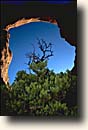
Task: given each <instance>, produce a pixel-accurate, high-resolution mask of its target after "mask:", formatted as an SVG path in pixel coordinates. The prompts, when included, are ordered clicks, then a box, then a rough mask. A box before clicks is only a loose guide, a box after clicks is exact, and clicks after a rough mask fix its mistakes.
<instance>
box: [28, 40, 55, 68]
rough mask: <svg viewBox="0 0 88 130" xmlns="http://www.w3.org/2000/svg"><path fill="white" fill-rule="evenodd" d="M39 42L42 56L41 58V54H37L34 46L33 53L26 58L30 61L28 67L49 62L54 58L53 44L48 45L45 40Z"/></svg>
mask: <svg viewBox="0 0 88 130" xmlns="http://www.w3.org/2000/svg"><path fill="white" fill-rule="evenodd" d="M37 40H38V46H39V49H40V50H41V52H42V55H41V56H40V54H39V53H36V51H35V47H34V45H32V46H33V52H30V53H27V54H26V57H27V58H28V59H29V62H28V65H30V64H31V63H32V62H35V63H38V62H40V61H45V60H48V59H49V58H50V57H51V56H53V51H52V43H47V42H46V41H45V40H43V39H41V40H39V39H37Z"/></svg>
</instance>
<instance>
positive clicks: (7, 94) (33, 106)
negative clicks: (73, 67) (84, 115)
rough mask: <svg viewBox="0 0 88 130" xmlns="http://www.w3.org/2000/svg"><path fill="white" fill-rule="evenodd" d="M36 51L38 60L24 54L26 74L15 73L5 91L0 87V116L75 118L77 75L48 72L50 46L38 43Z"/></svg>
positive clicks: (22, 72) (31, 55)
mask: <svg viewBox="0 0 88 130" xmlns="http://www.w3.org/2000/svg"><path fill="white" fill-rule="evenodd" d="M43 42H44V41H43ZM39 48H40V49H41V50H42V52H43V55H42V56H41V57H39V55H36V54H35V52H33V53H30V54H27V57H28V58H29V59H30V60H29V61H30V62H29V63H28V66H29V70H30V73H29V74H28V73H26V71H24V70H22V71H19V72H18V73H17V74H16V78H15V81H14V82H13V84H12V85H10V88H9V89H7V87H6V85H4V84H1V85H0V91H1V115H26V116H58V117H77V116H78V105H77V76H76V75H72V74H71V71H69V70H67V71H66V72H65V73H63V72H61V73H57V74H56V73H54V72H53V70H49V69H48V68H47V62H48V58H49V57H51V56H53V52H52V50H51V44H46V43H43V44H41V43H39ZM47 51H48V53H47Z"/></svg>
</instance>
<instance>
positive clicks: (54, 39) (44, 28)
mask: <svg viewBox="0 0 88 130" xmlns="http://www.w3.org/2000/svg"><path fill="white" fill-rule="evenodd" d="M22 25H23V26H22ZM22 25H21V26H20V27H19V26H17V27H18V28H14V29H11V26H9V27H10V29H9V32H10V34H11V37H13V42H12V48H11V46H10V48H11V51H12V52H13V58H12V62H11V65H10V67H9V79H10V84H11V83H12V82H13V81H14V79H15V76H16V72H17V71H19V70H25V71H26V72H27V73H28V70H27V66H26V64H25V63H27V59H26V57H25V54H26V52H29V51H30V50H32V49H33V46H32V44H33V43H34V46H35V48H36V52H37V53H38V52H39V50H38V46H37V40H36V38H39V39H42V38H43V39H44V40H45V41H46V42H51V43H52V44H54V45H53V48H52V49H53V52H54V56H53V57H51V58H50V60H49V61H48V68H49V69H50V70H54V72H55V73H59V72H65V71H66V70H67V69H69V70H71V69H72V68H73V66H74V59H75V47H73V46H71V45H70V44H69V43H68V42H66V41H65V39H63V38H61V36H60V28H58V26H57V24H56V23H55V24H52V22H46V21H35V22H31V23H26V24H22ZM28 28H29V29H28ZM17 30H18V33H17ZM20 31H21V32H20ZM14 32H15V33H14ZM22 32H25V34H26V36H25V34H22ZM20 33H21V34H20ZM28 33H29V34H28ZM50 33H51V34H50ZM27 34H28V35H27ZM12 35H13V36H12ZM33 35H34V36H33ZM14 36H15V37H14ZM16 37H18V41H16ZM28 39H29V40H28ZM11 41H12V40H11V38H10V45H11ZM17 42H18V43H17ZM20 43H21V44H20ZM24 43H25V44H24ZM17 45H18V47H17ZM15 46H16V47H15ZM16 48H17V49H16ZM13 50H14V51H13ZM17 50H18V52H17ZM23 51H24V52H23ZM19 52H20V54H18V53H19ZM22 52H23V53H22ZM62 52H63V53H62ZM15 54H16V55H17V57H15ZM20 55H21V56H20ZM18 57H19V58H18ZM22 57H24V58H22ZM17 58H18V60H16V59H17ZM21 59H22V60H21ZM23 59H24V60H23ZM17 62H19V63H18V66H19V67H17ZM22 64H23V65H22ZM14 66H15V68H14ZM13 75H14V76H13ZM10 77H11V78H10Z"/></svg>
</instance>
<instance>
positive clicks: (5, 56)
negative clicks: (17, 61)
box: [0, 32, 12, 84]
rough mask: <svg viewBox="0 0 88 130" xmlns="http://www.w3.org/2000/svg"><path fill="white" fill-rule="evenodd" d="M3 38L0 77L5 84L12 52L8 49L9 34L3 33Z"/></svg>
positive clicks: (7, 79)
mask: <svg viewBox="0 0 88 130" xmlns="http://www.w3.org/2000/svg"><path fill="white" fill-rule="evenodd" d="M3 36H4V42H5V47H4V46H2V50H1V60H0V69H1V77H2V79H3V81H4V82H5V84H7V83H8V81H9V78H8V68H9V64H10V62H11V60H12V52H11V51H10V49H9V38H10V34H9V33H8V32H5V35H3ZM3 36H2V37H3Z"/></svg>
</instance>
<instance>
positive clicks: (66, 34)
mask: <svg viewBox="0 0 88 130" xmlns="http://www.w3.org/2000/svg"><path fill="white" fill-rule="evenodd" d="M46 6H49V5H44V4H40V5H38V6H36V9H35V12H34V10H33V9H34V8H35V5H29V6H28V4H27V5H25V6H17V5H8V6H7V5H2V6H1V16H2V17H1V18H2V20H1V33H0V38H1V45H0V73H1V76H0V82H3V81H4V82H5V84H7V83H8V82H9V78H8V68H9V64H10V62H11V60H12V52H11V51H10V49H9V38H10V34H9V33H8V30H9V29H11V28H15V27H18V26H21V25H24V24H27V23H30V22H39V21H46V22H51V23H54V24H57V25H58V26H59V27H60V33H61V36H62V37H63V38H65V40H67V41H68V42H69V43H70V44H71V45H73V46H75V47H76V46H77V39H76V12H75V11H73V10H74V9H75V7H76V4H72V5H70V7H69V5H68V6H66V7H64V6H60V7H58V6H57V5H56V6H55V10H54V11H53V9H54V8H53V6H50V7H49V9H48V10H47V9H46V8H45V7H46ZM24 7H26V8H24ZM39 7H40V11H38V10H39ZM37 9H38V10H37ZM24 10H25V11H24ZM57 11H58V15H56V16H55V15H54V14H57ZM71 11H72V13H71ZM31 12H32V13H31ZM36 12H37V13H36ZM40 12H41V13H42V15H43V16H41V13H40ZM49 12H50V13H49ZM35 14H36V16H35ZM51 14H52V15H53V16H51ZM46 15H48V16H47V17H44V16H46ZM33 16H34V17H33ZM38 16H40V17H38ZM49 16H50V17H49ZM69 22H70V23H69ZM74 63H75V65H74V68H73V70H72V71H73V73H76V69H77V55H76V57H75V61H74Z"/></svg>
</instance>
